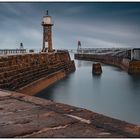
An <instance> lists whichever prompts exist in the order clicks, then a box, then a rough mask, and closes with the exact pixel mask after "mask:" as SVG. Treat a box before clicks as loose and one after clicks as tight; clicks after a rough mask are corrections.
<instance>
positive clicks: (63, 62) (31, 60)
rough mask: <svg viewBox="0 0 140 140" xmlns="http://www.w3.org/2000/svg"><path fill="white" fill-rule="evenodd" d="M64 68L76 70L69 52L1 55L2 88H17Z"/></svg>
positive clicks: (0, 78) (0, 74)
mask: <svg viewBox="0 0 140 140" xmlns="http://www.w3.org/2000/svg"><path fill="white" fill-rule="evenodd" d="M59 70H63V71H64V72H65V73H69V72H71V71H74V70H75V65H74V62H73V61H71V59H70V56H69V53H68V52H53V53H32V54H19V55H3V56H0V88H1V89H7V90H13V91H14V90H17V89H19V88H21V87H23V86H25V85H27V84H29V83H31V82H33V81H35V80H38V79H40V78H42V77H44V76H48V75H50V74H52V73H54V72H57V71H59Z"/></svg>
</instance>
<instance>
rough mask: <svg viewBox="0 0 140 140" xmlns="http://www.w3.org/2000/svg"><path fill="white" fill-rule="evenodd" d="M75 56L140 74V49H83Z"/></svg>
mask: <svg viewBox="0 0 140 140" xmlns="http://www.w3.org/2000/svg"><path fill="white" fill-rule="evenodd" d="M74 56H75V59H78V60H87V61H97V62H102V63H105V64H109V65H113V66H117V67H119V68H121V69H123V70H125V71H127V72H128V73H130V74H140V49H135V48H134V49H132V50H130V49H125V48H114V49H107V48H106V49H100V48H98V49H97V50H95V49H93V50H92V49H89V50H88V49H81V50H78V51H77V53H75V55H74Z"/></svg>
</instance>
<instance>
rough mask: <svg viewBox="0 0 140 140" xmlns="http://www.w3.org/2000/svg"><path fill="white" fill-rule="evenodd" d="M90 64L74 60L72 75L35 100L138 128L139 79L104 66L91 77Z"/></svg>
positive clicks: (139, 105) (139, 113)
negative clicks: (135, 125)
mask: <svg viewBox="0 0 140 140" xmlns="http://www.w3.org/2000/svg"><path fill="white" fill-rule="evenodd" d="M92 63H93V62H88V61H80V60H75V64H76V71H75V72H73V73H71V74H70V75H68V76H67V77H66V78H64V79H62V80H61V81H59V82H57V83H55V84H53V85H51V86H50V87H48V88H46V89H45V90H43V91H41V92H40V93H38V94H37V95H36V96H38V97H41V98H45V99H51V100H54V101H57V102H61V103H65V104H69V105H73V106H77V107H82V108H86V109H88V110H92V111H94V112H98V113H100V114H104V115H107V116H110V117H113V118H117V119H120V120H125V121H127V122H131V123H134V124H140V76H138V75H136V76H132V75H129V74H128V73H127V72H125V71H122V70H120V69H119V68H116V67H112V66H108V65H104V64H102V69H103V73H102V75H101V76H93V75H92Z"/></svg>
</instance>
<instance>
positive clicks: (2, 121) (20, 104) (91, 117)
mask: <svg viewBox="0 0 140 140" xmlns="http://www.w3.org/2000/svg"><path fill="white" fill-rule="evenodd" d="M0 137H1V138H2V137H7V138H8V137H25V138H26V137H29V138H42V137H49V138H50V137H58V138H62V137H71V138H73V137H96V138H98V137H100V138H101V137H107V138H109V137H111V138H116V137H140V127H139V126H136V125H132V124H128V123H126V122H123V121H119V120H116V119H112V118H109V117H106V116H103V115H101V114H97V113H94V112H91V111H88V110H86V109H81V108H76V107H73V106H69V105H64V104H61V103H55V102H52V101H49V100H45V99H40V98H37V97H33V96H28V95H24V94H20V93H16V92H9V91H0Z"/></svg>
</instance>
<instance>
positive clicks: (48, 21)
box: [42, 10, 53, 52]
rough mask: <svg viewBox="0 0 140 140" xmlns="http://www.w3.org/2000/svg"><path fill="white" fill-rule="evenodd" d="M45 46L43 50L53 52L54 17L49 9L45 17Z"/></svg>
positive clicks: (43, 22) (43, 24) (43, 23)
mask: <svg viewBox="0 0 140 140" xmlns="http://www.w3.org/2000/svg"><path fill="white" fill-rule="evenodd" d="M42 26H43V48H42V52H52V51H53V48H52V26H53V24H52V18H51V16H49V15H48V10H47V11H46V15H45V16H44V17H43V21H42Z"/></svg>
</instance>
